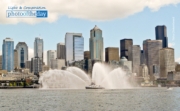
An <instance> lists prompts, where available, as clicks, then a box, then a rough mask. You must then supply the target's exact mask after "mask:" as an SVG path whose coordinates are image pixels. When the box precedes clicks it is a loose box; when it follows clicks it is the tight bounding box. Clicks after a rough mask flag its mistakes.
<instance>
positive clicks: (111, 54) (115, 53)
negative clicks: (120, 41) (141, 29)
mask: <svg viewBox="0 0 180 111" xmlns="http://www.w3.org/2000/svg"><path fill="white" fill-rule="evenodd" d="M112 60H115V61H119V48H117V47H107V48H106V49H105V61H106V62H109V61H112Z"/></svg>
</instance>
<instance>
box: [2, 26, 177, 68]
mask: <svg viewBox="0 0 180 111" xmlns="http://www.w3.org/2000/svg"><path fill="white" fill-rule="evenodd" d="M157 26H164V25H157ZM157 26H156V27H157ZM95 27H96V25H95ZM156 27H155V33H156ZM90 31H91V30H90ZM67 33H70V32H67ZM67 33H66V34H67ZM71 33H72V32H71ZM73 33H76V32H73ZM65 37H66V35H65ZM65 37H64V38H65ZM37 38H38V39H42V40H43V38H41V37H34V39H35V40H36V39H37ZM124 39H132V38H123V39H121V40H124ZM121 40H120V41H121ZM132 40H133V39H132ZM146 40H150V39H146ZM151 40H156V37H155V39H151ZM143 41H145V40H143ZM14 42H15V40H14ZM60 42H62V41H60ZM63 42H64V43H65V41H63ZM63 42H62V43H63ZM18 43H19V42H18ZM18 43H17V44H14V49H16V47H15V45H18ZM57 44H58V43H57ZM142 44H143V42H142ZM120 45H121V43H120ZM133 45H134V44H133ZM138 45H139V44H138ZM169 45H170V46H168V47H170V48H173V47H172V46H171V44H169ZM85 46H86V44H85V45H84V47H85ZM139 46H141V45H139ZM43 47H44V46H43ZM111 47H114V46H111ZM34 48H35V47H34ZM105 48H107V47H104V48H103V50H104V52H103V58H104V60H105ZM119 48H120V47H119ZM140 48H141V50H143V45H142V46H141V47H140ZM174 49H175V48H174ZM28 50H30V51H28V60H31V58H33V57H34V53H33V52H34V50H33V48H29V47H28ZM50 50H52V49H50ZM55 50H57V49H55ZM48 51H49V50H45V51H43V56H44V57H43V60H44V62H45V63H46V65H47V64H48V60H47V56H48V54H47V53H48ZM84 51H89V50H85V49H84ZM119 54H121V52H119ZM0 55H2V52H0ZM119 56H120V57H121V55H119ZM179 59H180V58H177V59H175V62H180V60H179Z"/></svg>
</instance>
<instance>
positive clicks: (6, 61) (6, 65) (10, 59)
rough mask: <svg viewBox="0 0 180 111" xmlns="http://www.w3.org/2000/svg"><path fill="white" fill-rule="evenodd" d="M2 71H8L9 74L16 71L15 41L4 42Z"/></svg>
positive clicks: (7, 40) (5, 40) (6, 40)
mask: <svg viewBox="0 0 180 111" xmlns="http://www.w3.org/2000/svg"><path fill="white" fill-rule="evenodd" d="M2 69H3V70H7V71H8V72H10V71H13V70H14V41H13V39H11V38H6V39H4V40H3V45H2Z"/></svg>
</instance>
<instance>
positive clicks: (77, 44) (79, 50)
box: [73, 36, 84, 61]
mask: <svg viewBox="0 0 180 111" xmlns="http://www.w3.org/2000/svg"><path fill="white" fill-rule="evenodd" d="M73 43H74V44H73V60H74V61H78V60H82V59H84V38H83V37H77V36H74V38H73Z"/></svg>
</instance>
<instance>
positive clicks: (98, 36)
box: [89, 25, 104, 61]
mask: <svg viewBox="0 0 180 111" xmlns="http://www.w3.org/2000/svg"><path fill="white" fill-rule="evenodd" d="M103 44H104V42H103V37H102V30H101V29H100V28H98V27H97V26H96V25H95V27H94V28H93V29H92V30H91V31H90V38H89V48H90V56H91V59H92V60H101V61H103V59H104V56H103V51H104V45H103Z"/></svg>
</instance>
